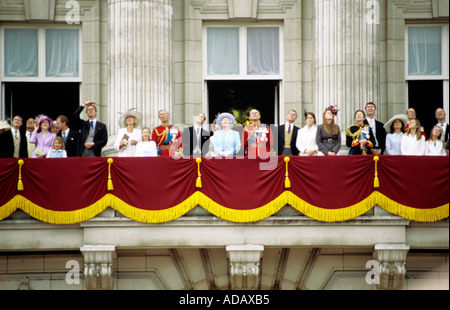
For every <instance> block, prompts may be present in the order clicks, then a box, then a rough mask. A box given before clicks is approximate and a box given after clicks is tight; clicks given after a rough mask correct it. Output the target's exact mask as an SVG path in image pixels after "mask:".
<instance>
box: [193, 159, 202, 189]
mask: <svg viewBox="0 0 450 310" xmlns="http://www.w3.org/2000/svg"><path fill="white" fill-rule="evenodd" d="M195 161H196V162H197V172H198V177H197V181H196V182H195V187H197V188H202V178H201V177H202V175H201V174H200V163H201V162H202V159H201V158H200V157H198V158H197V159H196V160H195Z"/></svg>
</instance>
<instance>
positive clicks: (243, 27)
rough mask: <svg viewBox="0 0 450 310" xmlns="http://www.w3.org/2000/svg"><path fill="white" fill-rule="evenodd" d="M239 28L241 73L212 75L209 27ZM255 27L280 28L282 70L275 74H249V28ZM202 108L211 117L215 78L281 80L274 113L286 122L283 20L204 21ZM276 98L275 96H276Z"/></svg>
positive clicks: (281, 120)
mask: <svg viewBox="0 0 450 310" xmlns="http://www.w3.org/2000/svg"><path fill="white" fill-rule="evenodd" d="M210 27H211V28H219V27H223V28H239V74H227V75H210V74H208V58H207V57H208V41H207V37H208V36H207V29H208V28H210ZM253 27H277V28H278V29H279V36H278V39H279V49H280V50H279V55H280V56H279V57H280V58H279V62H280V64H279V68H280V71H279V73H278V74H275V75H267V74H264V75H258V74H247V28H253ZM202 64H203V66H202V75H203V78H202V88H203V94H202V110H203V112H204V113H205V115H206V117H207V118H208V117H209V109H208V107H209V102H208V86H207V83H208V81H213V80H248V81H250V80H277V81H279V86H278V93H279V99H278V101H277V102H276V103H277V104H278V110H277V107H275V111H274V115H275V120H278V121H279V122H280V123H282V122H284V25H283V23H281V22H258V23H245V22H236V23H234V22H233V23H217V22H211V23H204V24H203V28H202ZM274 100H275V98H274Z"/></svg>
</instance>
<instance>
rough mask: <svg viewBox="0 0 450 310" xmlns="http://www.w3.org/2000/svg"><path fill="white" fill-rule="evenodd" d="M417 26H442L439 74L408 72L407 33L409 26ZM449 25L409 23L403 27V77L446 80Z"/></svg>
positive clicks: (447, 76) (447, 75)
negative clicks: (411, 73) (414, 73)
mask: <svg viewBox="0 0 450 310" xmlns="http://www.w3.org/2000/svg"><path fill="white" fill-rule="evenodd" d="M418 27H441V28H442V51H441V53H442V60H441V66H442V68H441V70H442V71H441V74H440V75H410V74H409V51H408V33H409V28H418ZM448 46H449V25H448V24H410V25H407V26H406V27H405V77H406V80H407V81H410V80H447V81H448V78H449V68H448V66H449V47H448Z"/></svg>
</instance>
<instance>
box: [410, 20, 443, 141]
mask: <svg viewBox="0 0 450 310" xmlns="http://www.w3.org/2000/svg"><path fill="white" fill-rule="evenodd" d="M448 37H449V27H448V24H446V25H443V24H434V25H409V26H407V28H406V33H405V42H406V45H405V47H406V49H405V50H406V54H405V58H406V63H405V75H406V82H407V83H406V85H407V96H408V107H411V108H414V109H415V110H416V114H417V118H418V119H419V120H420V122H421V124H422V126H423V127H424V128H425V131H426V134H427V135H429V134H430V131H431V128H432V127H433V126H434V124H436V119H435V117H434V113H435V110H436V108H438V107H440V108H444V110H446V111H447V117H448V115H449V114H450V111H449V98H448V97H449V96H448V94H449V47H448V45H449V42H448V40H449V39H448ZM447 121H448V119H447Z"/></svg>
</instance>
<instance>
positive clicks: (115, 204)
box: [0, 191, 449, 224]
mask: <svg viewBox="0 0 450 310" xmlns="http://www.w3.org/2000/svg"><path fill="white" fill-rule="evenodd" d="M197 205H199V206H201V207H203V208H204V209H205V210H207V211H209V212H211V213H212V214H213V215H215V216H217V217H219V218H221V219H223V220H227V221H231V222H237V223H250V222H257V221H260V220H263V219H265V218H267V217H269V216H272V215H273V214H275V213H276V212H278V211H279V210H280V209H281V208H283V207H284V206H286V205H291V206H292V207H293V208H294V209H296V210H297V211H299V212H301V213H303V214H304V215H306V216H308V217H310V218H312V219H314V220H317V221H322V222H342V221H347V220H350V219H353V218H355V217H358V216H360V215H362V214H364V213H366V212H367V211H369V210H370V209H372V208H373V207H374V206H375V205H379V206H380V207H382V208H383V209H385V210H387V211H389V212H390V213H392V214H395V215H399V216H401V217H403V218H405V219H409V220H414V221H420V222H435V221H439V220H442V219H444V218H447V217H448V216H449V204H448V203H447V204H445V205H443V206H440V207H437V208H433V209H416V208H412V207H408V206H404V205H401V204H399V203H397V202H395V201H393V200H391V199H389V198H388V197H386V196H384V195H383V194H381V193H379V192H373V193H372V194H371V195H370V196H369V197H367V198H366V199H364V200H362V201H361V202H359V203H356V204H354V205H352V206H349V207H346V208H340V209H334V210H333V209H324V208H320V207H316V206H313V205H311V204H309V203H307V202H305V201H304V200H302V199H300V198H299V197H297V196H296V195H295V194H293V193H292V192H290V191H285V192H283V193H282V194H281V195H280V196H279V197H277V198H275V199H274V200H272V201H271V202H269V203H267V204H266V205H264V206H261V207H259V208H255V209H251V210H235V209H230V208H227V207H224V206H222V205H220V204H218V203H216V202H214V201H213V200H212V199H211V198H209V197H207V196H206V195H204V194H203V193H201V192H198V191H197V192H195V193H194V194H192V196H190V197H189V198H187V199H186V200H184V201H183V202H181V203H180V204H178V205H176V206H174V207H172V208H168V209H164V210H142V209H139V208H136V207H133V206H131V205H129V204H127V203H125V202H124V201H123V200H121V199H120V198H117V197H115V196H114V195H112V194H106V195H105V196H104V197H103V198H101V199H100V200H98V201H97V202H95V203H93V204H92V205H90V206H88V207H86V208H83V209H80V210H75V211H51V210H47V209H44V208H42V207H40V206H38V205H36V204H34V203H33V202H31V201H29V200H28V199H26V198H24V197H23V196H21V195H17V196H15V197H14V198H13V199H11V200H10V201H9V202H7V203H6V204H5V205H3V206H2V207H0V221H1V220H3V219H5V218H7V217H8V216H10V215H11V214H12V213H14V212H15V211H16V210H17V209H22V210H23V211H24V212H26V213H28V214H29V215H30V216H32V217H33V218H36V219H38V220H40V221H43V222H47V223H52V224H74V223H79V222H83V221H87V220H89V219H91V218H93V217H95V216H97V215H98V214H99V213H101V212H103V211H104V210H105V209H106V208H108V207H111V208H113V209H115V210H117V211H118V212H120V213H122V214H123V215H124V216H126V217H129V218H131V219H133V220H135V221H138V222H144V223H165V222H169V221H173V220H175V219H177V218H179V217H181V216H183V215H184V214H186V213H187V212H188V211H190V210H191V209H193V208H194V207H196V206H197Z"/></svg>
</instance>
